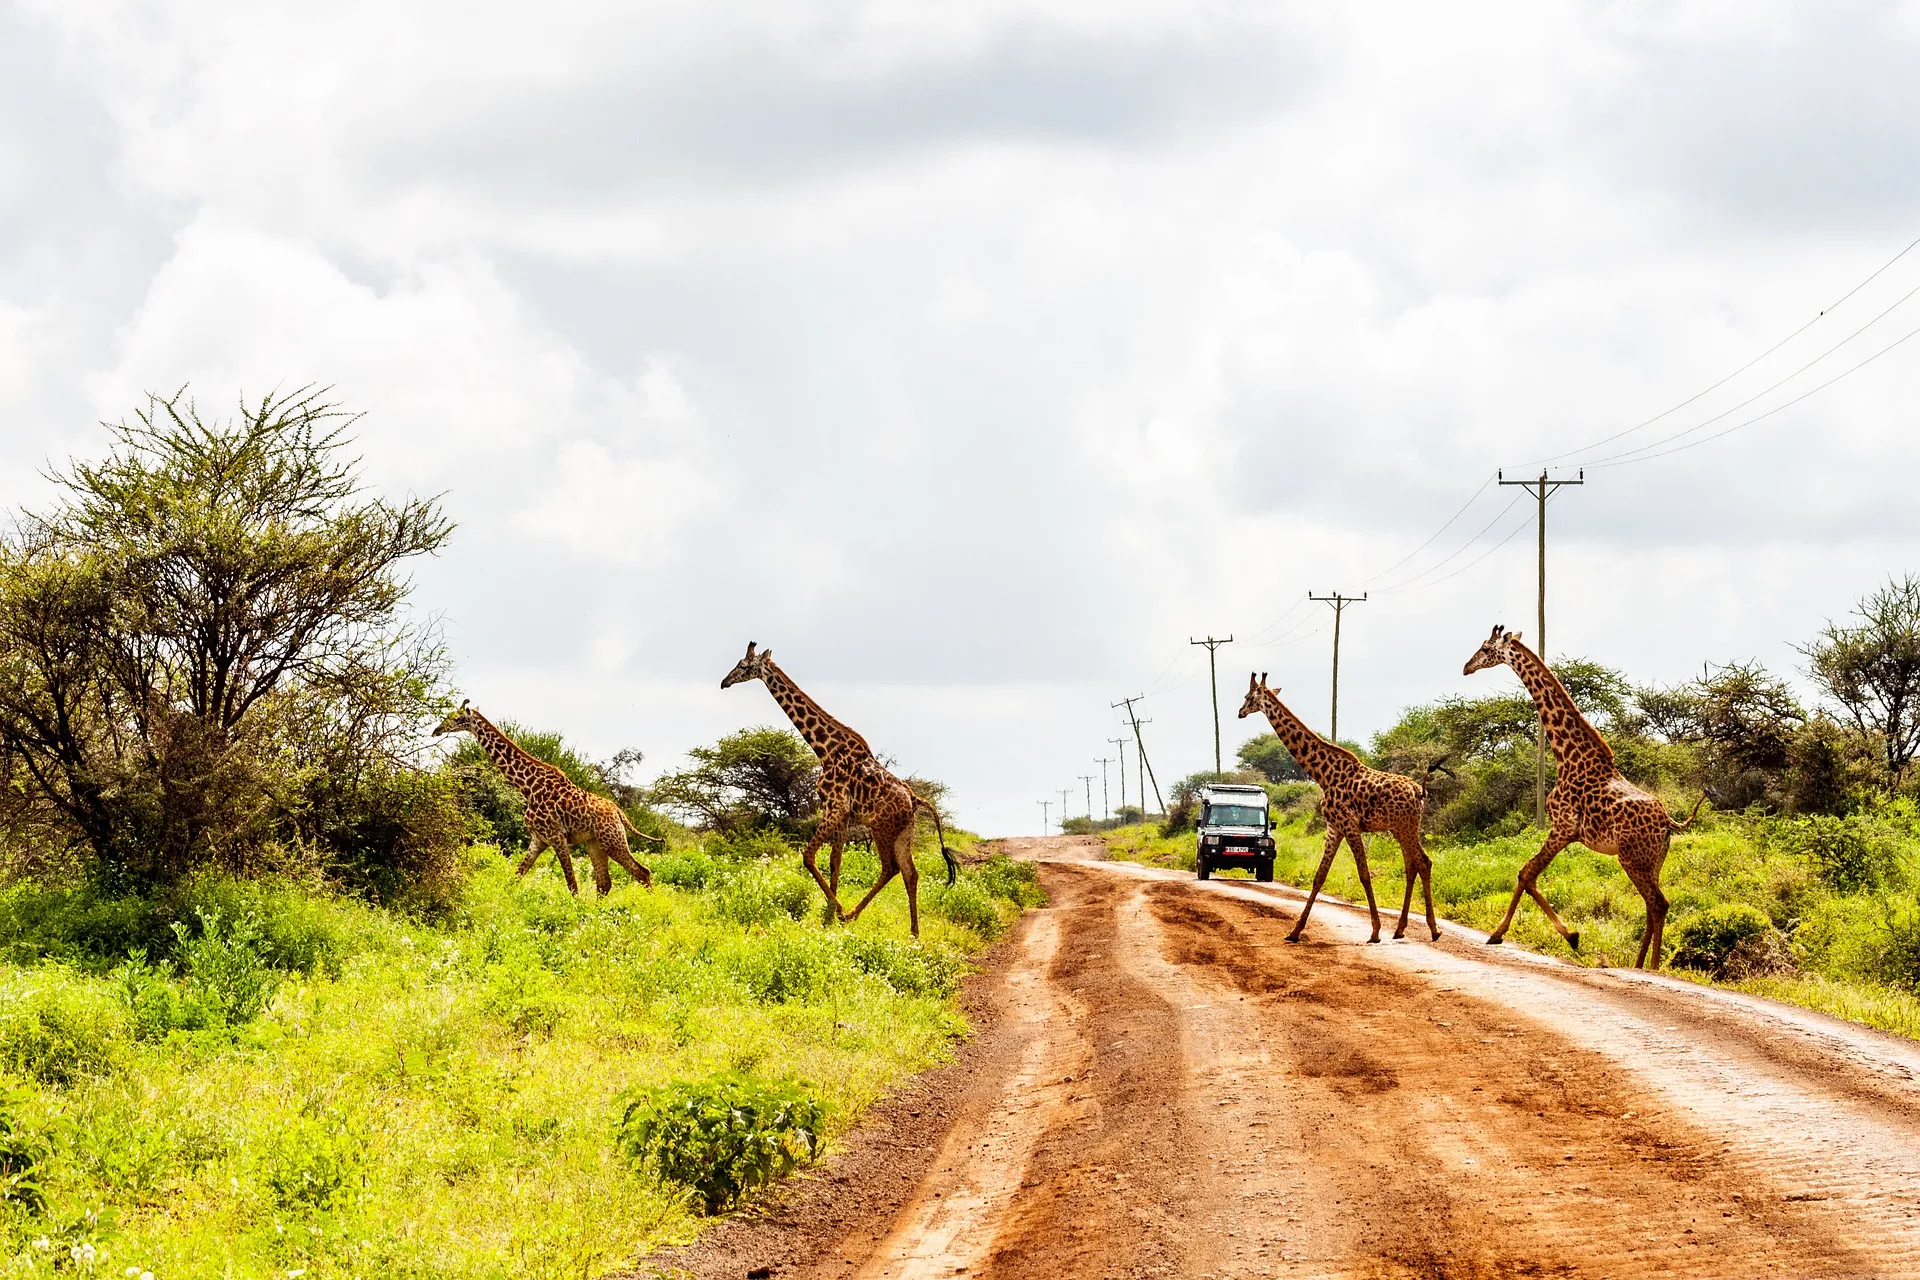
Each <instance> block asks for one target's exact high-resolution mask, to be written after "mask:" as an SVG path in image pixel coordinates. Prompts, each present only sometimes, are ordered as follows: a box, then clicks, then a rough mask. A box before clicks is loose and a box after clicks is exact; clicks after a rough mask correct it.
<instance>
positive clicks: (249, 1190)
mask: <svg viewBox="0 0 1920 1280" xmlns="http://www.w3.org/2000/svg"><path fill="white" fill-rule="evenodd" d="M954 838H955V839H956V841H958V842H959V843H960V844H961V845H962V847H965V846H966V845H967V844H968V843H970V841H969V840H968V839H967V838H966V837H963V836H959V835H957V834H956V835H955V837H954ZM922 858H923V861H922V865H923V867H924V869H925V871H926V875H925V877H924V879H923V881H922V885H923V895H924V896H923V898H922V902H923V905H924V906H925V908H926V918H925V922H924V929H923V933H924V941H923V942H922V943H918V944H916V943H914V942H912V941H911V940H910V939H909V938H908V937H907V929H906V909H905V903H904V900H903V899H902V898H901V896H900V895H899V894H897V893H895V894H882V895H881V896H880V897H879V898H878V899H876V901H875V903H874V905H873V906H872V907H871V908H869V910H868V912H867V914H866V915H864V916H863V917H862V918H861V920H860V922H859V924H858V926H857V927H851V928H841V927H834V928H823V927H822V925H821V924H820V922H819V919H818V916H819V912H820V896H819V891H818V890H817V889H816V888H815V887H814V886H813V884H812V882H811V881H809V880H808V879H807V878H806V877H805V875H804V874H803V873H802V872H801V871H800V870H799V868H798V865H797V859H796V858H795V857H794V851H793V849H792V847H791V845H789V844H788V843H786V842H785V841H783V840H781V839H779V838H777V837H774V836H770V835H761V836H758V837H749V838H743V839H730V838H726V837H721V836H709V837H706V838H704V839H697V840H696V839H693V838H691V837H684V836H683V837H680V838H679V840H678V842H677V843H676V845H675V847H674V848H673V849H671V850H669V851H667V852H664V853H661V854H659V855H657V856H656V857H655V859H654V867H655V870H656V872H657V874H658V876H659V880H660V884H659V887H657V888H656V889H655V890H653V891H651V892H649V891H647V890H643V889H641V888H639V887H638V886H637V885H624V884H623V885H621V886H620V887H618V888H617V889H616V890H615V892H614V893H613V894H611V895H610V896H609V897H608V898H606V899H604V900H595V899H588V898H582V899H575V898H573V897H571V896H570V895H569V894H568V893H567V891H566V889H565V886H564V885H563V884H562V883H561V881H560V879H559V877H558V874H557V872H555V871H553V869H552V865H551V863H548V864H547V865H545V866H544V867H543V868H542V869H541V870H540V871H539V872H537V873H536V874H534V875H532V876H530V877H528V878H527V879H526V880H524V881H520V880H516V879H515V878H514V877H513V876H512V874H511V872H510V870H509V868H508V865H507V863H506V861H505V860H504V859H503V858H501V857H499V856H498V855H497V854H495V853H493V852H492V851H490V850H488V849H485V848H481V849H476V850H474V851H473V852H471V853H470V854H468V855H467V856H466V859H465V865H464V867H463V868H462V871H463V875H462V877H461V885H462V889H461V893H460V895H459V897H458V899H457V900H456V901H454V902H453V903H451V904H449V906H448V908H447V909H446V910H445V911H444V912H441V913H439V914H438V915H436V916H434V917H433V918H430V919H429V918H420V917H408V916H406V915H403V914H399V913H396V912H393V911H391V910H388V909H384V908H381V907H379V906H376V905H373V904H370V903H367V902H365V901H360V900H355V899H353V898H351V897H346V896H341V895H338V894H335V893H331V892H328V891H325V890H319V889H315V888H312V887H302V886H296V885H293V884H290V883H287V882H284V881H277V880H271V879H265V880H262V879H256V880H251V881H242V880H235V879H232V878H228V877H225V876H223V875H219V874H214V873H208V874H204V875H201V876H197V877H194V878H191V879H189V880H187V881H185V882H183V883H182V884H180V885H179V886H178V887H177V888H176V889H175V890H174V891H172V892H171V893H169V894H168V895H166V896H163V897H113V896H108V895H106V894H105V893H104V892H103V891H101V890H99V889H96V888H92V887H89V886H87V885H85V884H79V885H74V886H69V887H65V888H50V887H47V886H44V885H36V884H33V883H30V882H24V881H22V882H16V883H15V884H13V885H12V886H11V887H9V888H7V889H6V890H4V891H0V937H4V939H5V940H6V941H5V952H4V960H3V961H0V1065H3V1066H4V1070H5V1071H6V1072H7V1073H8V1074H9V1075H11V1076H12V1077H13V1079H14V1081H15V1084H14V1087H13V1088H12V1089H11V1090H10V1091H8V1092H5V1093H0V1258H5V1259H10V1260H11V1265H12V1266H13V1267H14V1268H15V1269H16V1270H23V1271H35V1270H36V1269H37V1270H48V1269H52V1267H53V1266H54V1265H55V1264H56V1262H65V1263H67V1264H68V1265H70V1261H69V1260H70V1259H71V1258H72V1256H73V1255H72V1250H74V1249H75V1248H78V1247H81V1246H84V1245H89V1244H90V1245H92V1246H93V1248H94V1250H95V1257H96V1264H95V1269H96V1270H98V1271H99V1272H100V1273H101V1274H107V1273H108V1268H109V1267H111V1268H112V1274H119V1273H120V1272H121V1271H122V1270H124V1269H125V1268H126V1267H136V1268H138V1269H140V1270H151V1271H153V1272H154V1273H155V1274H156V1275H164V1276H169V1277H171V1276H202V1275H204V1276H267V1275H275V1276H284V1275H285V1274H287V1272H288V1271H291V1270H298V1269H301V1268H305V1269H306V1273H307V1274H308V1275H310V1276H313V1277H322V1276H332V1275H339V1276H349V1275H375V1274H378V1275H444V1276H489V1277H493V1276H546V1275H555V1276H557V1275H570V1276H571V1275H581V1274H591V1273H598V1272H599V1271H601V1270H605V1269H608V1268H611V1267H614V1266H617V1265H619V1264H621V1263H624V1262H626V1261H629V1260H631V1259H632V1258H633V1257H634V1255H635V1254H636V1253H637V1252H639V1251H641V1250H643V1249H645V1248H647V1247H648V1246H650V1245H653V1244H656V1243H658V1242H661V1241H666V1240H672V1239H680V1238H684V1237H685V1236H687V1235H689V1234H690V1233H691V1232H692V1231H693V1230H694V1228H695V1224H696V1221H697V1219H698V1217H699V1215H701V1214H702V1213H705V1212H710V1211H712V1210H713V1209H715V1208H718V1207H723V1206H725V1205H727V1204H730V1203H732V1202H733V1201H734V1200H735V1199H737V1198H738V1197H739V1196H741V1195H743V1194H746V1193H748V1192H750V1191H751V1189H752V1188H753V1187H754V1186H755V1185H757V1184H758V1183H759V1182H760V1181H762V1180H764V1179H765V1178H766V1177H769V1176H777V1175H778V1174H780V1173H782V1172H784V1171H785V1170H786V1169H787V1168H790V1167H791V1166H792V1164H793V1163H794V1162H796V1161H803V1160H806V1159H809V1158H811V1157H812V1155H813V1154H814V1153H815V1151H816V1150H817V1146H818V1143H819V1142H820V1141H822V1140H823V1139H824V1138H826V1137H827V1136H828V1135H831V1134H834V1133H837V1132H840V1131H841V1130H843V1129H844V1128H845V1127H846V1126H847V1125H848V1124H850V1123H851V1122H852V1121H853V1119H854V1118H855V1117H856V1116H857V1115H858V1114H859V1113H860V1111H861V1109H862V1108H864V1107H865V1106H866V1105H867V1104H868V1103H870V1102H871V1101H872V1100H873V1099H875V1098H876V1097H878V1096H879V1095H880V1094H881V1093H882V1092H883V1091H885V1090H886V1089H887V1088H888V1087H889V1086H890V1085H892V1084H893V1083H894V1082H896V1081H897V1080H899V1079H900V1078H902V1077H903V1076H905V1075H907V1074H909V1073H911V1072H915V1071H919V1070H922V1069H924V1068H925V1067H927V1066H929V1065H931V1064H933V1063H935V1062H937V1061H939V1060H941V1059H942V1058H943V1057H944V1055H945V1054H946V1052H947V1046H948V1044H949V1043H950V1041H951V1040H952V1038H953V1037H954V1036H956V1035H958V1034H961V1033H962V1032H963V1031H964V1026H963V1023H962V1020H961V1018H960V1016H959V1014H958V1012H957V1010H956V1007H955V1005H954V1004H953V1002H952V1000H951V999H950V997H951V995H952V993H953V991H954V988H955V985H956V983H957V982H958V980H959V978H960V976H961V974H962V973H963V972H964V970H965V967H966V957H967V956H969V955H970V954H972V953H973V952H974V951H976V950H977V949H978V948H979V947H980V946H981V945H983V943H984V942H985V941H986V940H987V939H988V938H989V937H991V936H993V935H994V934H996V933H998V932H999V931H1000V930H1001V928H1002V927H1003V926H1004V924H1005V922H1007V921H1008V920H1010V919H1012V918H1013V917H1014V916H1015V915H1017V914H1018V912H1019V911H1020V909H1021V907H1022V905H1023V904H1030V903H1032V902H1034V901H1035V900H1036V898H1037V890H1036V889H1035V887H1034V882H1033V878H1032V873H1031V869H1030V868H1027V867H1024V866H1020V865H1016V864H1011V863H1007V862H1005V861H1004V860H998V861H991V862H987V863H984V864H982V865H981V866H980V867H979V868H978V870H977V871H970V872H969V874H968V875H967V876H965V877H964V878H963V879H962V880H961V881H960V883H959V884H958V885H956V886H954V887H953V888H947V887H946V886H945V885H944V884H943V883H942V882H941V877H940V876H939V875H938V874H937V872H938V870H939V868H940V860H939V856H938V853H937V851H935V850H933V849H932V847H931V841H930V840H929V841H927V843H926V847H925V849H924V850H923V851H922ZM876 874H877V865H876V863H875V861H874V859H873V857H872V855H871V854H870V853H867V852H866V851H864V850H860V849H854V850H851V851H849V854H848V857H847V863H846V871H845V880H844V885H843V887H845V888H846V889H848V890H850V891H852V892H863V891H864V889H865V887H866V886H867V885H869V884H871V883H872V880H873V877H874V876H875V875H876ZM129 942H135V943H137V945H133V946H131V947H129V946H128V945H126V944H127V943H129ZM729 1099H731V1102H728V1101H727V1100H729ZM743 1103H745V1104H750V1105H744V1106H743V1105H740V1104H743ZM723 1104H724V1105H726V1106H728V1107H730V1108H731V1110H730V1111H729V1114H732V1111H741V1112H743V1113H744V1114H745V1119H744V1120H743V1121H742V1122H740V1124H739V1125H738V1126H737V1127H736V1128H732V1129H730V1128H728V1126H727V1125H726V1124H722V1125H720V1126H719V1128H717V1129H716V1127H715V1117H716V1115H717V1114H718V1112H717V1111H716V1108H718V1107H721V1106H722V1105H723ZM676 1106H678V1107H679V1108H680V1110H679V1112H678V1113H676V1111H675V1108H676ZM729 1123H731V1122H729ZM715 1153H722V1154H724V1159H723V1160H722V1161H721V1162H720V1164H718V1165H712V1162H711V1161H710V1160H709V1157H711V1156H713V1155H714V1154H715ZM709 1165H712V1167H711V1170H710V1172H711V1175H712V1176H710V1177H703V1176H702V1175H698V1174H695V1173H692V1172H690V1170H692V1169H694V1168H695V1166H701V1167H707V1166H709ZM722 1166H724V1167H722ZM716 1179H717V1180H716Z"/></svg>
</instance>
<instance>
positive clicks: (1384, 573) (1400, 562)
mask: <svg viewBox="0 0 1920 1280" xmlns="http://www.w3.org/2000/svg"><path fill="white" fill-rule="evenodd" d="M1498 474H1499V473H1498V472H1495V473H1494V475H1491V476H1488V477H1487V478H1486V479H1485V480H1482V481H1481V482H1480V487H1479V488H1478V489H1475V490H1474V491H1473V497H1471V498H1468V499H1467V500H1466V501H1465V502H1464V503H1462V504H1461V505H1460V509H1459V510H1458V511H1456V512H1454V513H1453V514H1452V515H1450V516H1448V517H1447V522H1446V523H1445V524H1443V525H1441V526H1440V527H1439V528H1438V529H1435V530H1434V531H1433V536H1432V537H1430V538H1428V539H1427V540H1426V541H1425V542H1423V543H1421V544H1420V545H1419V546H1417V547H1415V548H1414V549H1413V550H1411V551H1409V552H1407V554H1405V555H1404V556H1401V557H1400V558H1399V559H1398V560H1395V561H1394V562H1393V563H1392V564H1390V565H1388V566H1387V567H1386V568H1384V569H1382V570H1381V571H1380V572H1378V573H1376V574H1374V575H1373V576H1372V577H1371V578H1367V579H1364V580H1363V581H1362V582H1361V583H1360V585H1361V586H1363V587H1365V586H1370V585H1372V584H1373V583H1375V582H1378V581H1380V579H1382V578H1384V577H1386V576H1387V575H1388V574H1390V573H1392V572H1393V571H1394V570H1395V569H1398V568H1399V567H1400V566H1401V565H1403V564H1405V563H1406V562H1407V561H1409V560H1411V559H1413V558H1414V557H1415V556H1417V555H1419V554H1420V553H1421V552H1422V551H1425V550H1426V549H1427V548H1428V547H1430V546H1432V545H1433V544H1434V543H1435V542H1436V541H1437V540H1438V539H1439V537H1440V535H1441V534H1443V533H1445V532H1446V531H1447V530H1449V529H1451V528H1453V524H1454V521H1456V520H1458V519H1459V518H1460V517H1461V516H1463V515H1465V514H1467V508H1468V507H1471V506H1472V505H1473V504H1474V503H1475V502H1477V501H1479V500H1480V495H1481V494H1483V493H1485V492H1486V491H1487V488H1488V486H1490V485H1491V484H1493V482H1494V480H1495V479H1496V478H1497V476H1498ZM1494 518H1495V519H1496V520H1497V519H1499V517H1498V516H1495V517H1494ZM1469 542H1471V539H1469ZM1454 554H1456V555H1457V554H1459V553H1458V552H1455V553H1454ZM1414 576H1415V577H1418V576H1419V575H1418V574H1415V575H1414Z"/></svg>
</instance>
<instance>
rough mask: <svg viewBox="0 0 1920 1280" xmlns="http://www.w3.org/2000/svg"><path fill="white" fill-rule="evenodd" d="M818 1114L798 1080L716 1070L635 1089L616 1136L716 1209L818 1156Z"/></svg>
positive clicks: (707, 1208) (633, 1156)
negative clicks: (711, 1075)
mask: <svg viewBox="0 0 1920 1280" xmlns="http://www.w3.org/2000/svg"><path fill="white" fill-rule="evenodd" d="M824 1121H825V1112H824V1108H822V1107H821V1105H820V1103H819V1102H818V1101H816V1100H815V1099H814V1098H813V1097H812V1096H811V1095H810V1094H808V1093H807V1092H806V1091H805V1090H803V1089H801V1088H800V1087H799V1086H797V1085H793V1084H781V1085H767V1084H760V1083H757V1082H755V1081H751V1080H747V1079H744V1078H742V1077H739V1076H722V1077H719V1078H717V1079H712V1080H704V1081H700V1082H697V1083H692V1084H671V1085H663V1086H660V1087H658V1088H654V1089H649V1090H646V1091H644V1092H642V1093H640V1094H638V1095H637V1096H635V1097H633V1098H632V1099H631V1101H629V1102H628V1103H627V1105H626V1109H625V1111H624V1112H623V1113H622V1116H621V1120H620V1129H619V1143H620V1146H621V1148H622V1149H623V1150H624V1151H625V1152H626V1154H627V1157H628V1158H629V1159H630V1160H633V1161H634V1162H635V1163H636V1164H645V1165H648V1166H651V1167H652V1168H653V1169H654V1171H655V1172H657V1173H658V1174H659V1176H660V1178H661V1180H662V1181H664V1182H667V1183H670V1184H672V1185H674V1186H677V1187H681V1188H684V1189H685V1190H686V1191H687V1192H688V1193H689V1194H690V1195H691V1196H692V1198H693V1199H694V1200H695V1201H696V1203H697V1205H698V1207H699V1208H700V1209H701V1210H702V1211H703V1212H705V1213H708V1214H714V1213H720V1212H722V1211H723V1210H725V1209H727V1208H730V1207H731V1206H733V1205H735V1204H737V1203H739V1202H740V1200H741V1199H742V1198H744V1197H745V1196H747V1195H749V1194H751V1193H752V1192H753V1191H754V1190H755V1189H756V1188H758V1187H761V1186H764V1185H765V1184H766V1183H768V1182H772V1181H774V1180H775V1179H778V1178H783V1177H785V1176H786V1175H787V1174H789V1173H791V1172H792V1171H793V1170H794V1169H795V1168H797V1167H799V1166H800V1165H803V1164H809V1163H811V1162H812V1161H814V1160H815V1159H817V1158H818V1157H819V1154H820V1140H821V1137H822V1133H823V1124H824Z"/></svg>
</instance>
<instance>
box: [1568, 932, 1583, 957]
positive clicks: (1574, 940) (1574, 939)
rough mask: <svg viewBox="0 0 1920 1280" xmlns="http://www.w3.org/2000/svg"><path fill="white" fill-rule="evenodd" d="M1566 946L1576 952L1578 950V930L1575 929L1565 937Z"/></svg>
mask: <svg viewBox="0 0 1920 1280" xmlns="http://www.w3.org/2000/svg"><path fill="white" fill-rule="evenodd" d="M1567 945H1568V946H1570V947H1572V948H1573V949H1574V950H1575V951H1576V952H1577V951H1579V950H1580V931H1579V930H1578V929H1575V930H1574V931H1573V932H1572V933H1570V934H1568V935H1567Z"/></svg>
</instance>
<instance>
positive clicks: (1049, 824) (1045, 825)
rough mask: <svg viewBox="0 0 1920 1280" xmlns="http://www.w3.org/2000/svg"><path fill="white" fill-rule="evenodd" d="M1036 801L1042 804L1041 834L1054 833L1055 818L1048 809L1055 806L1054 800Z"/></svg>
mask: <svg viewBox="0 0 1920 1280" xmlns="http://www.w3.org/2000/svg"><path fill="white" fill-rule="evenodd" d="M1034 803H1035V804H1037V805H1039V806H1040V834H1041V835H1043V836H1045V835H1052V834H1053V818H1052V816H1051V815H1050V814H1049V813H1048V812H1047V811H1048V810H1049V809H1051V808H1053V801H1051V800H1035V801H1034Z"/></svg>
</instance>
